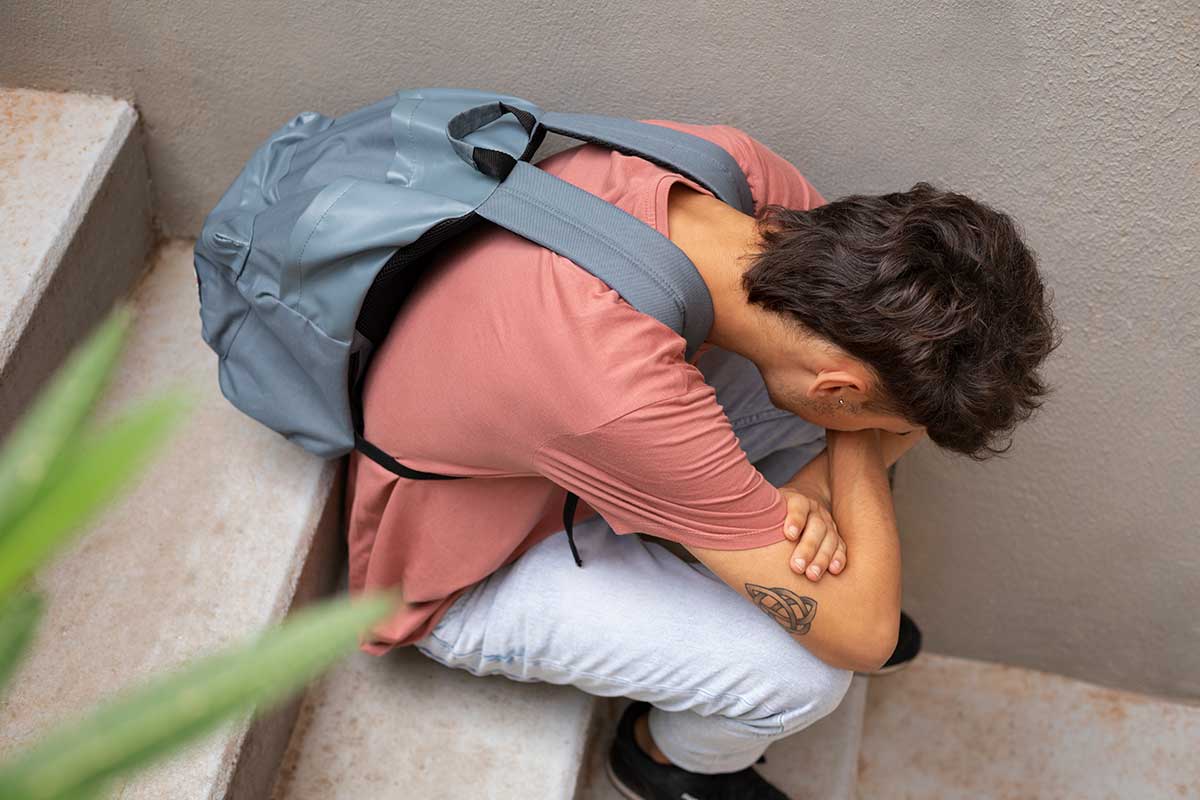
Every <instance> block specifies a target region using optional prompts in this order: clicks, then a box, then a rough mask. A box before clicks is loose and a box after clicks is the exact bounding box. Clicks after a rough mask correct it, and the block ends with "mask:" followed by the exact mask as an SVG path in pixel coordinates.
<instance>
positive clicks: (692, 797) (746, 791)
mask: <svg viewBox="0 0 1200 800" xmlns="http://www.w3.org/2000/svg"><path fill="white" fill-rule="evenodd" d="M649 710H650V704H649V703H639V702H634V703H631V704H630V705H629V707H628V708H626V709H625V713H624V714H622V715H621V721H620V723H618V724H617V738H616V739H615V740H614V741H613V746H612V750H611V751H610V752H609V756H608V764H607V765H606V766H607V768H608V779H609V780H611V781H612V784H613V786H615V787H616V789H617V791H618V792H620V793H621V794H622V795H624V796H625V797H628V798H630V800H788V798H787V795H785V794H784V793H783V792H781V791H779V790H778V789H776V788H775V787H774V786H772V785H771V784H769V783H767V781H766V780H765V779H763V777H762V776H761V775H759V774H758V773H757V772H755V771H754V768H753V767H747V768H746V769H743V770H740V771H738V772H728V773H723V774H720V775H701V774H699V773H696V772H688V771H687V770H685V769H680V768H679V767H676V766H672V765H669V764H659V763H658V762H656V761H655V760H654V759H652V758H650V756H648V755H646V754H645V753H644V752H642V748H641V747H639V746H638V743H637V740H636V739H635V738H634V734H633V725H634V723H635V722H637V720H638V719H639V718H641V716H642V715H643V714H645V713H647V712H648V711H649Z"/></svg>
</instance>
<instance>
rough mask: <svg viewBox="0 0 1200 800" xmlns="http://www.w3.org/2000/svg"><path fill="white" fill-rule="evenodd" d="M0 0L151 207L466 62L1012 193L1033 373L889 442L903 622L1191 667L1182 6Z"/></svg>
mask: <svg viewBox="0 0 1200 800" xmlns="http://www.w3.org/2000/svg"><path fill="white" fill-rule="evenodd" d="M47 7H48V4H46V3H43V2H38V0H7V1H6V2H5V3H4V5H3V6H0V84H8V85H24V86H35V87H41V88H58V89H76V90H87V91H96V92H106V93H110V94H116V95H119V96H121V97H126V98H130V99H133V100H134V101H135V102H136V103H137V105H138V107H139V109H140V110H141V113H142V114H143V116H144V119H145V123H146V128H147V133H148V136H147V139H148V152H149V158H150V167H151V171H152V176H153V179H154V182H155V186H156V191H157V200H158V204H159V211H160V214H161V216H162V223H163V225H164V228H165V230H166V231H167V232H168V233H171V234H175V235H194V234H195V233H196V231H197V230H198V228H199V225H200V222H201V220H202V219H203V215H204V213H205V212H206V211H207V209H208V208H210V207H211V205H212V204H213V203H214V202H215V200H216V199H217V197H218V195H219V194H220V192H221V191H222V190H223V189H224V187H225V186H226V185H227V183H228V182H229V181H230V180H231V179H232V177H233V175H234V174H235V172H236V170H237V168H238V167H239V166H240V164H241V163H242V161H243V160H244V159H245V157H246V156H247V155H248V154H249V152H250V150H251V149H252V148H253V147H254V146H255V144H256V143H257V142H258V141H259V140H260V139H261V138H262V137H263V136H264V135H265V134H266V133H268V132H269V131H270V130H271V129H273V128H275V127H276V126H278V125H279V124H281V123H282V122H284V121H285V120H286V119H288V118H289V117H290V116H292V115H293V114H295V113H296V112H298V111H300V110H304V109H314V110H319V111H323V112H325V113H331V114H337V113H342V112H344V111H347V110H349V109H352V108H354V107H356V106H358V105H360V104H363V103H365V102H368V101H372V100H375V99H378V98H380V97H382V96H385V95H386V94H387V93H389V92H390V91H392V90H393V89H396V88H402V87H416V86H421V85H460V86H479V87H484V88H493V89H498V90H503V91H508V92H511V93H514V94H518V95H521V96H524V97H527V98H529V99H531V100H534V101H537V102H539V103H540V104H542V105H543V106H544V107H546V108H553V109H564V110H580V111H593V112H598V113H609V114H622V115H628V116H658V117H674V118H677V119H685V120H694V121H721V122H727V123H731V124H735V125H738V126H741V127H744V128H745V129H747V130H749V131H751V132H753V133H754V134H755V135H757V136H758V137H759V138H761V139H763V140H764V141H765V142H767V143H768V144H769V145H771V146H772V147H774V148H775V149H776V150H778V151H779V152H780V153H782V154H783V155H785V156H786V157H787V158H789V159H790V160H792V161H793V162H794V163H795V164H796V165H797V166H799V168H800V169H801V170H802V171H803V172H805V173H806V174H807V175H808V177H809V178H810V179H811V180H812V181H813V182H814V183H815V184H816V185H817V186H818V187H820V189H821V190H822V191H823V192H824V193H825V194H826V195H827V196H829V197H836V196H838V195H841V194H845V193H849V192H855V191H858V192H862V191H865V192H875V191H885V190H897V189H903V188H907V187H908V186H910V185H911V184H912V183H913V182H915V181H917V180H921V179H927V180H933V181H935V182H939V183H942V184H944V185H946V186H948V187H951V188H955V189H957V190H960V191H965V192H968V193H972V194H974V195H976V196H978V197H979V198H981V199H984V200H987V201H989V202H991V203H993V204H995V205H997V206H999V207H1001V208H1003V209H1006V210H1008V211H1010V212H1012V213H1013V214H1014V215H1015V216H1016V217H1018V219H1019V220H1020V221H1022V222H1023V223H1024V226H1025V228H1026V230H1027V232H1028V236H1029V238H1030V240H1031V241H1032V244H1033V245H1034V247H1035V249H1036V250H1037V251H1038V253H1039V254H1040V256H1041V258H1042V261H1043V264H1044V268H1045V271H1046V274H1047V276H1048V278H1049V282H1050V283H1051V285H1052V286H1053V287H1054V288H1055V290H1056V292H1057V296H1058V311H1059V314H1060V316H1061V318H1062V321H1063V323H1064V329H1065V333H1066V343H1065V344H1064V346H1063V347H1062V349H1061V350H1060V351H1059V353H1058V354H1057V355H1056V356H1055V358H1054V359H1053V363H1052V364H1051V365H1050V368H1049V375H1050V378H1051V379H1052V381H1053V383H1054V384H1055V385H1056V386H1057V387H1058V392H1057V396H1056V397H1055V398H1054V401H1053V403H1052V404H1051V405H1050V406H1049V407H1048V408H1047V410H1046V411H1045V412H1044V413H1043V414H1042V415H1041V417H1040V418H1039V419H1038V420H1037V421H1036V422H1035V423H1031V424H1030V425H1029V426H1028V427H1027V428H1026V429H1024V430H1022V431H1021V433H1020V435H1019V437H1018V439H1017V443H1016V447H1015V449H1014V451H1013V453H1012V454H1011V456H1009V457H1008V458H1006V459H1005V460H1002V461H999V462H995V463H989V464H986V465H977V464H973V463H970V462H967V461H964V460H960V459H949V458H944V457H942V456H940V455H938V454H937V453H935V452H933V451H932V450H931V449H930V448H928V447H923V448H922V449H921V450H919V451H918V452H917V453H915V454H914V455H913V456H912V457H910V458H909V459H908V461H907V462H906V463H905V465H904V466H903V467H902V469H901V470H900V478H899V484H898V489H899V491H898V495H899V500H898V503H899V507H900V515H901V520H902V523H903V536H904V539H905V542H906V546H905V551H904V552H905V591H906V605H907V607H908V608H909V609H910V610H912V611H913V612H914V613H915V614H916V615H917V616H918V617H919V619H920V620H921V621H922V622H923V623H924V625H925V627H926V630H927V634H928V642H929V645H930V646H931V647H932V648H933V649H935V650H938V651H941V652H945V653H951V654H955V655H963V656H971V657H979V658H987V659H995V660H998V661H1005V662H1010V663H1016V664H1021V665H1026V666H1033V667H1040V668H1043V669H1048V670H1054V671H1058V672H1063V673H1067V674H1070V675H1074V676H1078V677H1082V678H1086V679H1091V680H1095V681H1099V682H1102V683H1107V684H1112V685H1115V686H1121V687H1127V688H1131V689H1140V690H1146V691H1152V692H1161V693H1165V694H1173V695H1182V696H1192V697H1195V696H1200V621H1198V620H1200V616H1198V614H1200V530H1198V528H1200V524H1198V520H1200V463H1198V460H1200V459H1198V456H1197V446H1198V445H1200V431H1198V428H1200V401H1198V400H1197V396H1198V392H1197V389H1200V386H1198V385H1197V384H1198V381H1197V377H1196V372H1197V367H1198V366H1200V322H1198V320H1197V314H1198V311H1200V289H1198V286H1200V269H1198V266H1197V262H1198V259H1200V232H1198V229H1200V214H1198V212H1200V192H1198V189H1197V186H1198V184H1200V94H1198V91H1197V84H1198V83H1200V17H1198V12H1197V6H1196V4H1195V2H1194V0H1175V1H1174V2H1168V3H1163V4H1158V5H1149V4H1146V5H1143V4H1134V3H1132V2H1128V3H1121V2H1113V0H1106V2H1100V3H1095V2H1079V3H1073V4H1067V3H1050V2H1025V3H1020V4H1013V3H1003V4H1001V3H961V4H953V5H950V4H946V5H941V4H935V3H924V4H916V3H904V4H879V3H873V2H863V1H862V0H853V1H852V2H836V3H824V4H814V5H806V6H801V5H800V4H796V3H792V2H782V1H781V0H773V1H772V2H761V3H754V2H745V3H728V2H701V3H683V4H678V5H671V4H666V3H642V2H634V1H633V0H612V2H607V3H603V4H578V3H562V2H559V3H530V4H526V5H524V6H521V5H520V4H513V3H507V2H496V1H495V0H477V2H475V3H464V2H461V0H452V1H451V2H442V3H437V4H425V5H421V4H411V3H391V2H367V1H366V0H362V1H361V2H335V3H295V4H289V3H285V2H281V0H264V1H263V2H253V3H247V2H242V0H213V1H211V2H205V3H190V4H183V3H168V2H163V1H162V0H147V2H142V3H124V2H123V3H115V2H94V3H75V4H67V3H60V4H55V5H54V10H53V11H47V10H44V9H46V8H47Z"/></svg>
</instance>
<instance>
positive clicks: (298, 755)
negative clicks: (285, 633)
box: [271, 648, 596, 800]
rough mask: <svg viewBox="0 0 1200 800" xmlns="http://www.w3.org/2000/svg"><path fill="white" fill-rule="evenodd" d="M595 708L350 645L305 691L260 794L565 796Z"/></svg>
mask: <svg viewBox="0 0 1200 800" xmlns="http://www.w3.org/2000/svg"><path fill="white" fill-rule="evenodd" d="M595 707H596V701H595V700H594V699H593V698H592V697H590V696H588V695H585V694H583V693H581V692H578V691H576V690H574V689H572V688H569V687H563V686H552V685H549V684H544V683H517V682H515V681H511V680H508V679H507V678H504V677H500V676H490V677H484V678H481V677H476V676H474V675H471V674H470V673H468V672H465V671H462V670H453V669H449V668H447V667H443V666H442V665H440V664H438V663H436V662H434V661H431V660H430V659H428V658H426V657H425V656H423V655H421V654H420V653H419V652H417V651H416V650H414V649H412V648H402V649H400V650H396V651H393V652H392V653H390V654H389V655H387V656H384V657H382V658H377V657H373V656H368V655H365V654H361V653H360V654H358V655H356V656H354V657H352V658H351V659H349V660H348V661H346V662H343V663H342V664H341V665H340V666H338V667H336V668H335V669H334V671H332V672H331V673H329V674H328V675H327V676H326V677H325V678H324V679H322V680H321V681H319V682H318V683H316V684H314V686H313V687H312V688H310V690H309V692H308V696H307V697H306V699H305V703H304V707H303V710H302V711H301V715H300V721H299V723H298V724H297V726H296V730H295V733H294V734H293V737H292V743H291V746H290V747H289V749H288V754H287V756H286V757H285V759H284V764H283V767H282V769H281V770H280V775H279V781H278V783H277V784H276V786H275V790H274V793H273V794H272V795H271V800H366V798H372V799H375V798H378V799H379V800H383V798H414V799H415V798H421V800H451V798H453V799H454V800H457V798H465V797H470V798H495V800H510V799H511V798H537V800H570V798H572V797H573V796H574V794H575V788H576V780H577V777H578V774H579V769H580V764H581V763H582V760H583V757H584V751H585V743H586V740H587V736H588V732H589V726H590V722H591V718H592V714H593V711H594V709H595Z"/></svg>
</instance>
